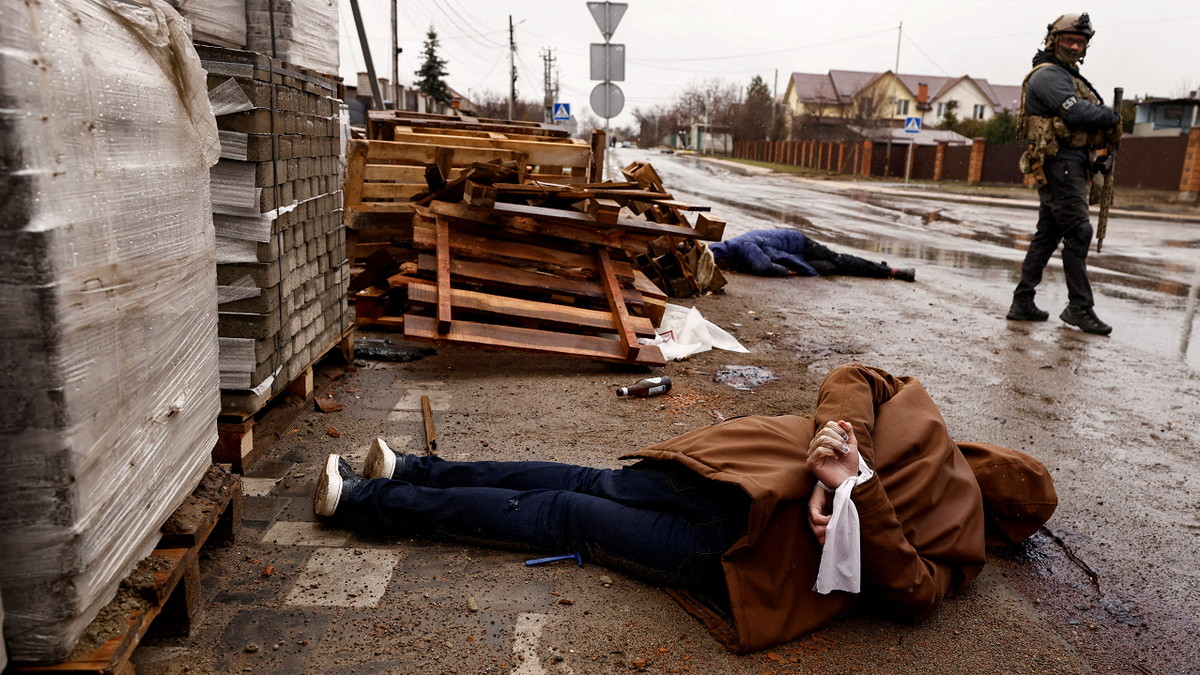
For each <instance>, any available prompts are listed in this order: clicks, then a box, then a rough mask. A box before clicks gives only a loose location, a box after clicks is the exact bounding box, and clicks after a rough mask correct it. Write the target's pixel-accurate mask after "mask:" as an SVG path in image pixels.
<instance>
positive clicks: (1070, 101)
mask: <svg viewBox="0 0 1200 675" xmlns="http://www.w3.org/2000/svg"><path fill="white" fill-rule="evenodd" d="M1078 102H1079V99H1077V98H1075V97H1074V96H1070V97H1068V98H1067V100H1065V101H1063V104H1062V109H1063V110H1070V109H1071V108H1073V107H1075V104H1076V103H1078Z"/></svg>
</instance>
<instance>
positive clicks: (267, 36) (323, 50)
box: [246, 0, 340, 76]
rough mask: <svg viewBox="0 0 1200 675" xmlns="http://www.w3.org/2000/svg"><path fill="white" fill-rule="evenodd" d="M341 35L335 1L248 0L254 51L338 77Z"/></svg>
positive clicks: (250, 40)
mask: <svg viewBox="0 0 1200 675" xmlns="http://www.w3.org/2000/svg"><path fill="white" fill-rule="evenodd" d="M272 15H273V16H272ZM272 25H274V31H275V41H274V45H272V41H271V29H272ZM338 35H339V33H338V5H337V2H336V1H335V0H246V47H247V48H249V49H251V50H253V51H256V52H262V53H264V54H269V55H271V56H274V57H275V58H277V59H281V60H283V61H287V62H288V63H291V64H293V65H297V66H300V67H302V68H309V69H311V70H315V71H317V72H318V73H323V74H326V75H335V76H336V75H337V73H338V63H339V57H340V53H339V51H338ZM272 47H274V51H272Z"/></svg>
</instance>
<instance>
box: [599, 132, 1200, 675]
mask: <svg viewBox="0 0 1200 675" xmlns="http://www.w3.org/2000/svg"><path fill="white" fill-rule="evenodd" d="M634 159H644V160H647V161H651V162H652V163H653V164H654V166H655V168H656V169H657V170H658V172H659V173H660V175H661V176H662V177H663V180H664V182H665V184H666V185H668V186H669V189H670V190H671V191H672V192H673V193H674V194H675V195H676V198H677V199H682V200H685V201H687V200H692V201H696V202H699V203H712V204H714V205H715V208H714V211H715V212H717V213H718V214H719V215H721V216H722V217H724V218H725V219H726V220H727V221H728V222H729V227H728V229H727V230H726V238H729V237H731V236H734V235H737V234H739V233H741V232H744V231H747V230H751V229H756V228H773V227H798V228H800V229H802V230H803V231H804V232H806V233H807V234H810V235H812V236H814V237H815V238H816V239H818V240H819V241H821V242H823V243H826V244H827V245H830V246H832V247H833V248H835V249H838V250H843V251H846V252H849V253H855V254H857V255H861V256H863V257H867V258H871V259H875V260H880V259H882V260H886V261H887V262H888V263H889V264H891V265H892V266H896V267H915V268H916V269H917V280H918V283H917V284H914V285H912V286H915V287H916V288H913V289H912V290H911V291H910V292H908V293H899V292H893V289H894V286H892V285H890V284H889V285H887V286H886V287H885V288H886V291H887V292H886V293H883V292H881V293H880V294H879V295H878V297H877V298H872V297H871V296H870V295H864V294H863V293H862V292H860V291H859V289H861V288H869V287H865V286H861V285H860V286H853V285H851V284H845V286H844V288H845V298H844V302H845V303H846V306H847V307H850V308H852V311H853V310H856V309H863V310H868V311H864V312H863V315H864V319H863V323H864V324H867V323H869V324H871V328H870V329H869V330H864V331H861V332H859V331H856V330H854V329H851V332H853V333H855V337H857V338H858V341H859V344H860V345H862V349H861V352H862V353H863V359H862V360H864V361H866V360H868V359H873V360H875V361H876V363H875V365H881V366H883V367H885V368H886V369H888V370H889V371H891V372H893V373H905V374H912V375H916V376H918V377H920V378H921V379H922V381H923V382H924V383H925V385H926V388H927V389H929V390H930V391H931V392H932V393H933V394H934V397H935V399H937V400H938V401H939V404H941V405H942V407H943V413H944V415H945V416H946V418H947V421H948V423H949V425H950V428H951V430H952V432H954V433H955V435H956V436H957V437H959V438H962V439H963V440H978V441H986V442H993V443H998V444H1002V445H1008V446H1010V447H1015V448H1019V449H1021V450H1024V451H1026V452H1029V453H1030V454H1032V455H1034V456H1036V457H1038V458H1039V459H1040V460H1042V461H1043V462H1044V463H1045V464H1046V465H1047V466H1048V467H1049V468H1050V469H1051V470H1052V471H1054V476H1055V479H1056V485H1057V488H1058V491H1059V497H1060V505H1059V508H1058V511H1057V512H1056V514H1055V516H1054V518H1053V519H1052V520H1051V521H1050V523H1049V524H1048V527H1047V528H1046V529H1045V530H1043V534H1040V535H1037V536H1035V537H1034V538H1033V539H1032V540H1031V541H1030V546H1029V547H1028V550H1027V551H1025V552H1023V553H1020V554H1017V555H1016V557H1015V558H1012V559H1010V558H1008V557H1007V554H1004V555H996V556H993V558H994V559H993V563H994V564H996V565H997V566H998V567H999V568H1000V569H1002V570H1005V571H1006V573H1007V574H1008V576H1009V578H1010V580H1011V581H1012V582H1013V584H1014V586H1016V587H1017V589H1018V590H1020V591H1021V592H1023V593H1024V594H1025V595H1026V597H1027V598H1029V599H1033V600H1036V601H1037V602H1038V605H1037V606H1038V611H1039V614H1040V615H1041V617H1042V619H1044V620H1045V621H1046V622H1047V626H1049V627H1050V629H1051V630H1054V631H1055V632H1056V633H1058V634H1059V635H1060V636H1062V637H1063V638H1064V639H1065V640H1066V641H1067V642H1069V643H1070V644H1071V645H1072V646H1074V647H1075V648H1076V649H1077V650H1079V652H1080V654H1081V655H1082V656H1083V657H1084V660H1085V661H1088V662H1090V663H1091V664H1092V665H1093V667H1095V668H1096V669H1097V670H1098V671H1108V670H1110V669H1112V670H1114V671H1120V670H1124V671H1127V672H1146V673H1193V672H1200V646H1198V645H1200V553H1198V546H1197V545H1198V544H1200V467H1198V461H1197V460H1198V459H1200V450H1198V447H1200V443H1198V439H1200V377H1198V376H1197V371H1198V369H1200V346H1197V345H1196V344H1195V343H1196V342H1197V341H1198V340H1192V341H1191V344H1190V348H1189V349H1186V350H1184V349H1183V348H1182V347H1181V343H1183V342H1185V341H1186V340H1187V333H1188V329H1187V328H1186V327H1185V314H1186V309H1187V305H1188V302H1189V298H1188V294H1189V290H1192V287H1193V286H1194V285H1196V284H1198V283H1200V251H1198V250H1197V249H1198V248H1200V222H1194V221H1193V222H1163V221H1155V220H1149V219H1139V218H1131V217H1115V218H1112V219H1111V220H1110V222H1109V230H1108V238H1107V239H1106V240H1105V244H1104V253H1103V254H1100V255H1097V254H1095V246H1094V245H1093V248H1092V252H1093V253H1092V255H1091V256H1090V257H1089V266H1090V276H1091V279H1092V283H1093V287H1094V290H1095V293H1096V311H1097V313H1098V314H1099V316H1100V317H1101V318H1102V319H1104V320H1105V321H1106V322H1108V323H1110V324H1112V325H1113V326H1114V331H1113V334H1112V336H1111V337H1108V338H1105V337H1099V336H1092V335H1087V334H1084V333H1081V332H1079V331H1077V330H1074V329H1072V328H1069V327H1067V326H1065V325H1064V324H1063V323H1062V322H1060V321H1059V320H1058V319H1057V318H1056V317H1057V314H1058V313H1059V312H1060V311H1061V309H1062V307H1064V306H1065V304H1066V288H1065V286H1064V283H1063V278H1062V271H1061V259H1060V258H1059V257H1058V256H1057V255H1056V256H1055V258H1054V259H1053V260H1052V262H1051V264H1050V266H1049V267H1048V268H1047V273H1046V275H1045V279H1044V280H1043V282H1042V285H1041V286H1040V287H1039V292H1038V296H1037V301H1038V303H1039V305H1040V306H1041V307H1042V308H1043V309H1046V310H1049V311H1050V312H1051V320H1050V321H1048V322H1045V323H1021V322H1009V321H1006V320H1005V319H1004V314H1005V313H1006V311H1007V307H1008V304H1009V302H1010V300H1011V293H1012V288H1013V287H1014V285H1015V284H1016V282H1017V279H1018V276H1019V272H1020V264H1021V261H1022V260H1023V258H1024V251H1025V248H1026V246H1027V243H1028V241H1029V239H1030V237H1031V236H1032V234H1033V231H1034V229H1035V225H1036V221H1037V212H1036V210H1032V209H1024V208H1002V207H997V206H992V205H987V204H971V203H957V202H952V201H942V200H938V199H932V198H930V199H926V198H919V199H918V198H907V197H903V196H900V197H897V196H892V195H885V194H880V193H879V192H878V191H877V190H875V189H874V188H873V186H870V185H867V186H858V187H855V186H854V185H853V184H846V183H826V182H822V181H811V180H803V179H799V178H796V177H794V176H785V175H781V174H763V173H757V172H747V171H745V170H739V169H737V168H736V167H732V170H731V167H729V166H728V165H727V164H723V163H715V162H710V161H703V160H698V159H695V158H690V157H686V156H672V155H665V154H660V153H649V152H644V151H631V150H617V151H615V152H614V153H613V157H612V160H611V161H610V166H612V167H619V166H623V165H625V164H627V163H628V162H629V161H632V160H634ZM910 189H921V188H910ZM1093 222H1094V218H1093ZM741 278H743V277H741V276H739V280H740V279H741ZM796 281H798V283H796V284H794V285H792V286H790V287H789V288H795V289H796V290H795V292H794V293H787V294H784V295H781V296H775V297H774V298H772V302H773V303H774V304H775V305H776V307H777V308H778V309H779V310H780V311H781V312H784V313H785V314H787V313H791V315H793V316H795V327H796V328H797V329H798V330H800V331H801V332H803V331H804V329H805V322H806V317H812V320H814V321H824V319H823V318H820V317H822V316H823V315H825V314H826V312H825V308H822V311H819V312H818V311H815V310H813V309H812V308H811V307H810V304H811V303H812V302H813V301H814V294H813V293H812V291H811V288H808V287H805V285H804V281H803V280H796ZM821 281H822V282H824V281H825V280H821ZM1192 292H1193V293H1194V290H1192ZM816 297H819V298H820V300H817V301H818V302H822V303H828V302H837V301H838V300H837V299H836V298H837V296H832V297H827V295H826V291H824V290H822V291H821V295H819V296H816ZM1192 301H1193V302H1194V295H1193V299H1192ZM866 317H869V319H868V318H866ZM822 325H825V324H822ZM876 326H878V327H876ZM809 327H812V324H809Z"/></svg>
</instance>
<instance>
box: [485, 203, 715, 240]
mask: <svg viewBox="0 0 1200 675" xmlns="http://www.w3.org/2000/svg"><path fill="white" fill-rule="evenodd" d="M493 208H494V210H495V211H496V212H497V213H500V214H502V215H506V216H525V217H527V218H541V219H544V220H549V221H551V222H555V223H562V224H563V225H572V226H575V227H590V228H597V229H602V230H603V229H609V228H620V229H622V230H625V231H626V232H633V233H637V234H652V235H655V236H658V235H662V234H670V235H674V236H676V237H686V238H688V239H696V238H698V237H699V236H700V233H699V232H697V231H696V230H695V229H693V228H690V227H683V226H682V225H663V224H660V223H654V222H650V221H648V220H634V219H633V218H618V219H617V222H616V223H613V224H606V223H598V222H596V219H595V218H593V217H591V216H589V215H587V214H586V213H579V212H578V211H567V210H564V209H552V208H547V207H544V206H527V205H525V204H500V203H497V204H496V206H495V207H493Z"/></svg>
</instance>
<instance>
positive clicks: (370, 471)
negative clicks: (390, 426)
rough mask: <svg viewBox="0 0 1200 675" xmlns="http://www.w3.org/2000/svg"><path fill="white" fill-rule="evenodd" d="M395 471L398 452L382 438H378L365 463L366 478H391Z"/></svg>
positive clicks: (364, 472)
mask: <svg viewBox="0 0 1200 675" xmlns="http://www.w3.org/2000/svg"><path fill="white" fill-rule="evenodd" d="M395 472H396V453H395V452H393V451H392V449H391V448H389V447H388V444H387V443H386V442H385V441H384V440H383V439H382V438H376V439H375V442H374V443H372V444H371V449H370V450H369V451H368V452H367V461H366V462H365V463H363V476H364V477H366V478H391V477H392V475H393V474H395Z"/></svg>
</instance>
